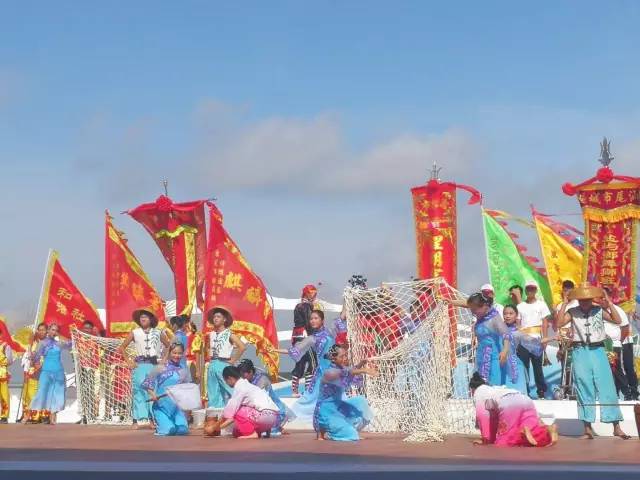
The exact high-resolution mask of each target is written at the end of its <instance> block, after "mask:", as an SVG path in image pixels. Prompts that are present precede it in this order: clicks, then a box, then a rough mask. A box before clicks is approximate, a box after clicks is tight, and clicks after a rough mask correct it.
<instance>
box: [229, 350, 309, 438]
mask: <svg viewBox="0 0 640 480" xmlns="http://www.w3.org/2000/svg"><path fill="white" fill-rule="evenodd" d="M238 370H239V371H240V374H241V375H242V377H243V378H244V379H245V380H248V381H249V382H251V383H252V384H253V385H255V386H257V387H260V388H262V389H263V390H265V391H266V392H267V393H268V394H269V397H270V398H271V400H273V403H275V404H276V405H277V407H278V412H279V418H278V422H277V423H276V425H274V427H273V429H272V430H271V436H274V435H280V434H281V433H283V427H284V424H285V423H287V422H290V421H291V420H293V419H294V418H296V416H295V414H294V413H293V411H291V409H289V407H287V406H286V405H285V404H284V402H283V401H282V400H281V399H280V397H278V395H277V394H276V392H274V391H273V387H272V386H271V380H269V377H268V376H267V374H265V373H264V372H261V371H259V370H256V367H255V365H254V364H253V362H252V361H251V360H249V359H248V358H245V359H244V360H242V361H241V362H240V364H239V365H238Z"/></svg>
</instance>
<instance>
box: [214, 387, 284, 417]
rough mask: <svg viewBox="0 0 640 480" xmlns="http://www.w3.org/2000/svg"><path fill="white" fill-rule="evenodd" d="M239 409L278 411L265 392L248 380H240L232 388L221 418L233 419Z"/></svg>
mask: <svg viewBox="0 0 640 480" xmlns="http://www.w3.org/2000/svg"><path fill="white" fill-rule="evenodd" d="M240 407H251V408H255V409H256V410H258V411H260V412H261V411H262V410H273V411H274V412H277V411H278V406H277V405H276V404H275V403H274V402H273V400H271V397H269V394H268V393H267V391H266V390H263V389H262V388H260V387H257V386H255V385H253V384H252V383H251V382H249V381H248V380H245V379H244V378H240V379H238V380H237V381H236V384H235V385H234V386H233V394H232V395H231V398H230V399H229V401H228V402H227V405H226V406H225V407H224V411H223V413H222V416H223V417H224V418H233V417H234V415H235V414H236V412H237V411H238V409H239V408H240Z"/></svg>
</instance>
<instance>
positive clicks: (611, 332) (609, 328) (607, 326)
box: [604, 305, 633, 348]
mask: <svg viewBox="0 0 640 480" xmlns="http://www.w3.org/2000/svg"><path fill="white" fill-rule="evenodd" d="M612 306H613V308H615V309H616V311H617V312H618V315H620V319H621V320H622V322H620V325H616V324H615V323H611V322H607V321H605V322H604V331H605V333H606V335H607V337H609V338H610V339H611V342H612V343H613V346H614V347H615V348H622V343H623V342H621V341H620V338H622V327H628V326H629V317H628V316H627V314H626V313H625V312H624V310H622V309H621V308H620V307H619V306H617V305H612ZM624 343H633V339H632V338H631V335H629V336H628V337H627V338H626V339H625V341H624Z"/></svg>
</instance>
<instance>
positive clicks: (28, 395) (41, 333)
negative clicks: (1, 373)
mask: <svg viewBox="0 0 640 480" xmlns="http://www.w3.org/2000/svg"><path fill="white" fill-rule="evenodd" d="M46 336H47V326H46V325H45V324H44V323H41V324H39V325H38V327H37V328H36V332H35V335H34V336H33V340H31V342H30V344H29V348H28V350H27V351H26V352H25V354H24V355H23V356H22V371H23V374H24V380H23V382H24V386H23V388H22V419H21V420H19V421H22V423H40V422H41V421H42V420H43V419H44V418H45V417H46V415H45V414H44V413H45V412H39V411H37V410H31V401H32V400H33V399H34V398H35V396H36V393H37V392H38V381H39V379H40V367H39V366H38V365H36V363H35V361H34V360H35V352H36V351H37V350H38V347H39V345H40V342H42V341H43V340H44V339H45V338H46Z"/></svg>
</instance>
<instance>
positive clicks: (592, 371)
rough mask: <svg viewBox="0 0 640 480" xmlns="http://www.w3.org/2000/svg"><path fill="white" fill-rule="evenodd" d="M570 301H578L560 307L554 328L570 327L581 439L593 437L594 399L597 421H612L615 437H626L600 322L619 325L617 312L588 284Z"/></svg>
mask: <svg viewBox="0 0 640 480" xmlns="http://www.w3.org/2000/svg"><path fill="white" fill-rule="evenodd" d="M601 297H604V299H603V300H602V302H601V303H602V306H601V307H600V306H598V305H595V304H594V302H593V300H594V299H595V298H601ZM570 299H571V300H578V306H577V307H573V308H570V309H567V303H566V302H565V303H563V304H562V306H561V307H560V313H559V315H558V318H559V323H558V328H562V327H564V326H565V325H567V324H568V323H571V325H572V326H573V343H572V347H573V350H572V354H573V376H574V377H573V378H574V382H575V387H576V392H577V394H578V418H579V419H580V420H582V422H583V423H584V435H583V437H582V438H586V439H593V428H592V427H591V424H592V423H593V422H595V420H596V409H595V403H596V398H597V399H598V400H599V401H600V403H601V404H602V405H601V406H600V421H601V422H602V423H612V424H613V434H614V435H615V436H616V437H620V438H623V439H625V440H626V439H628V438H629V436H628V435H626V434H625V433H624V432H623V431H622V428H620V421H621V420H622V412H621V411H620V407H619V406H618V395H617V394H616V387H615V384H614V382H613V374H612V373H611V367H610V366H609V361H608V359H607V354H606V353H605V350H604V340H605V336H606V334H605V329H604V322H612V323H615V324H617V325H619V324H620V322H621V319H620V315H619V314H618V312H617V311H616V309H615V308H611V300H610V299H609V295H607V293H606V292H603V291H602V289H600V288H597V287H594V286H592V285H590V284H588V283H583V284H582V285H580V286H579V287H578V288H576V289H575V290H573V291H572V292H571V295H570Z"/></svg>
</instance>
